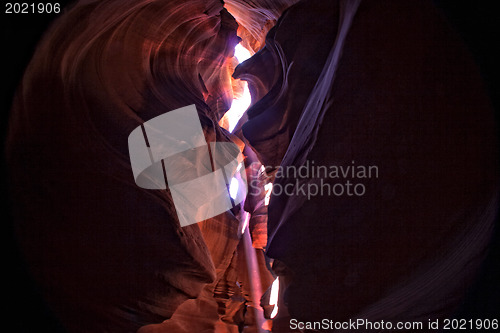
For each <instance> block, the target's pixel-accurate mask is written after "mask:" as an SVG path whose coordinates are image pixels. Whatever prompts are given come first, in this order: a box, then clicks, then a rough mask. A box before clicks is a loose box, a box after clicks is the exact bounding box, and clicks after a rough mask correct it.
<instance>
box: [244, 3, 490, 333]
mask: <svg viewBox="0 0 500 333" xmlns="http://www.w3.org/2000/svg"><path fill="white" fill-rule="evenodd" d="M357 3H358V2H357V1H336V2H334V4H333V5H325V3H324V2H323V1H304V2H300V3H298V4H296V5H294V6H292V7H291V8H289V9H288V10H287V11H286V12H285V13H284V14H283V16H282V17H281V18H280V20H279V21H278V23H277V25H276V27H275V28H273V29H272V30H271V31H270V33H269V34H268V37H267V40H266V46H265V48H264V49H263V50H262V51H261V52H259V53H257V54H256V55H255V56H254V57H253V58H251V59H249V60H248V61H247V62H245V63H243V64H241V65H239V66H238V68H237V69H236V71H235V76H236V77H240V78H242V79H247V80H248V81H249V82H250V84H255V82H256V83H257V84H255V87H254V91H257V93H256V95H257V96H259V97H261V95H263V93H265V95H264V96H262V97H261V99H260V100H259V101H257V102H255V104H254V105H253V106H252V107H251V108H250V109H249V110H248V117H249V120H248V122H247V123H245V124H244V126H243V133H244V135H245V136H246V138H247V139H248V141H249V143H250V144H251V145H252V147H253V148H254V150H255V151H256V153H257V154H258V155H259V157H260V159H261V160H262V161H263V163H264V164H265V165H267V166H268V167H269V170H273V169H277V173H276V179H275V182H274V187H275V188H276V189H277V190H279V191H274V190H273V195H272V197H271V202H270V205H269V217H268V218H269V219H268V229H269V232H268V237H269V240H268V244H267V254H268V255H269V256H270V257H272V258H274V259H276V260H277V263H278V267H277V268H278V269H279V271H280V274H281V275H282V276H283V279H282V281H287V282H286V285H285V287H286V290H285V291H284V293H283V295H282V296H283V299H284V302H285V303H286V304H287V306H288V311H289V312H290V315H291V316H292V317H293V318H298V319H300V320H305V321H308V320H321V319H323V318H330V319H334V320H337V321H341V320H347V319H349V318H364V319H370V320H385V321H398V320H422V321H427V319H429V318H431V319H434V318H440V317H443V316H449V315H451V314H452V313H453V311H454V310H455V309H456V307H457V306H458V305H459V304H460V302H461V299H462V298H463V297H464V294H465V290H466V289H467V287H466V286H469V285H470V284H471V283H472V281H473V279H474V276H475V274H476V272H477V270H478V269H479V267H480V265H481V262H482V260H483V258H484V254H485V251H486V249H487V246H488V243H489V239H490V236H491V233H492V230H493V223H494V219H495V214H496V211H497V207H498V206H497V205H498V202H497V193H498V179H497V174H498V164H497V157H496V156H497V151H496V147H495V144H496V140H495V125H494V118H493V111H492V108H491V105H490V102H489V98H488V96H487V95H486V93H485V89H484V87H483V85H482V80H481V77H480V75H479V72H478V70H477V68H476V66H475V64H474V62H473V61H472V57H471V55H470V54H469V53H468V51H467V50H466V48H465V46H464V45H463V43H462V42H461V40H460V39H459V38H458V37H457V36H456V35H455V33H454V32H453V31H452V30H451V29H450V28H449V26H448V25H447V23H446V21H445V20H444V18H443V17H442V16H441V15H440V13H439V12H438V11H437V10H436V9H435V8H434V7H433V6H432V5H431V4H430V3H427V2H421V1H418V2H417V1H415V2H404V3H403V2H399V1H382V2H380V1H379V2H371V1H362V2H361V3H360V4H359V7H357ZM332 23H333V24H332ZM332 25H333V26H332ZM316 27H318V28H316ZM322 27H323V28H322ZM326 27H330V29H327V28H326ZM314 29H319V30H326V31H327V32H328V34H327V35H326V38H324V39H323V40H320V39H319V38H316V37H314V36H315V35H314V33H312V32H313V31H314ZM332 37H333V38H332ZM311 59H315V61H314V62H312V63H311ZM261 62H262V63H266V66H269V68H267V67H263V66H259V65H257V64H259V63H261ZM270 62H271V63H272V65H270V64H269V63H270ZM319 63H321V66H322V67H321V68H318V67H317V66H318V64H319ZM271 69H274V70H271ZM308 75H310V76H308ZM266 92H267V93H266ZM264 127H265V130H263V128H264ZM320 167H321V168H320ZM325 167H326V169H325ZM332 167H333V168H332ZM369 167H372V170H373V174H367V172H366V170H368V168H369ZM342 168H343V169H342ZM348 168H352V170H356V172H355V173H351V169H348ZM360 168H362V169H360ZM300 169H302V171H303V172H302V173H300V172H298V170H300ZM304 170H305V171H304ZM315 170H316V173H314V172H315ZM325 170H327V171H325ZM335 170H336V171H335ZM339 170H340V171H339ZM342 170H349V171H346V173H345V174H344V175H342V172H343V171H342ZM360 170H365V171H363V172H362V171H360ZM358 172H361V173H358ZM348 182H350V186H351V188H350V193H349V184H348ZM357 184H360V185H361V186H362V187H358V190H359V191H358V192H355V191H354V190H355V188H354V186H355V185H357ZM339 185H341V186H342V187H339ZM287 189H288V192H286V193H285V191H286V190H287ZM340 190H342V191H343V193H341V191H340ZM327 191H328V192H327ZM283 265H284V268H283ZM282 289H283V288H282ZM285 327H286V325H285ZM288 329H289V328H285V329H284V330H283V331H284V332H287V331H288Z"/></svg>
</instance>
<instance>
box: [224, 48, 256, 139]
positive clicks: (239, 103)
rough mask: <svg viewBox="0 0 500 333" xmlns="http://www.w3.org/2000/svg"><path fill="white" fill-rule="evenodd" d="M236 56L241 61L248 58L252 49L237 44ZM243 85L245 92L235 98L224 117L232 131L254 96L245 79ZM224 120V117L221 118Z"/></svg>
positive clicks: (229, 129)
mask: <svg viewBox="0 0 500 333" xmlns="http://www.w3.org/2000/svg"><path fill="white" fill-rule="evenodd" d="M234 56H235V57H236V59H237V60H238V62H239V63H241V62H243V61H245V60H247V59H248V58H250V57H251V56H252V54H251V53H250V51H248V50H247V49H246V48H244V47H243V46H241V44H238V45H236V47H235V48H234ZM242 85H243V93H242V95H241V96H240V97H238V98H235V99H233V103H232V104H231V108H230V109H229V110H227V111H226V113H225V114H224V117H223V119H226V121H227V123H228V128H227V130H228V131H229V132H232V131H233V130H234V128H235V126H236V125H237V124H238V121H239V120H240V118H241V117H242V116H243V114H244V113H245V111H246V110H247V109H248V107H249V106H250V103H251V102H252V97H251V96H250V90H249V89H248V84H247V83H246V82H245V81H242ZM221 121H222V119H221Z"/></svg>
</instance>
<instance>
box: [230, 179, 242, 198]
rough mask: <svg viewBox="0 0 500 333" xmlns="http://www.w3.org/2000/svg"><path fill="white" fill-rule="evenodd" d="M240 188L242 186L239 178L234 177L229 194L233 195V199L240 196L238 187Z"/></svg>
mask: <svg viewBox="0 0 500 333" xmlns="http://www.w3.org/2000/svg"><path fill="white" fill-rule="evenodd" d="M239 188H240V184H239V182H238V179H236V178H235V177H233V178H232V179H231V183H230V184H229V195H230V196H231V198H233V200H235V199H236V197H237V196H238V189H239Z"/></svg>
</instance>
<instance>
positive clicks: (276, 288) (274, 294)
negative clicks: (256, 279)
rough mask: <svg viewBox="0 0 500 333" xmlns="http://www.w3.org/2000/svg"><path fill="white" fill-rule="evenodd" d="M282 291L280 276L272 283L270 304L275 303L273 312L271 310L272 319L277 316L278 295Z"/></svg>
mask: <svg viewBox="0 0 500 333" xmlns="http://www.w3.org/2000/svg"><path fill="white" fill-rule="evenodd" d="M279 292H280V278H279V276H278V277H277V278H276V280H274V282H273V284H272V285H271V294H270V296H269V305H274V308H273V312H271V315H270V317H271V319H273V318H274V317H276V315H277V314H278V295H279Z"/></svg>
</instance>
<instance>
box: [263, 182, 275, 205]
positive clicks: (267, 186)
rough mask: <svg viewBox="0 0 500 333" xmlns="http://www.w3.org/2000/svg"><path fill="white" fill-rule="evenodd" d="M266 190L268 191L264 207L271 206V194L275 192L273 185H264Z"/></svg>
mask: <svg viewBox="0 0 500 333" xmlns="http://www.w3.org/2000/svg"><path fill="white" fill-rule="evenodd" d="M264 190H265V191H266V196H265V198H264V205H266V206H268V205H269V200H271V193H272V192H273V183H267V184H266V185H264Z"/></svg>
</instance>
